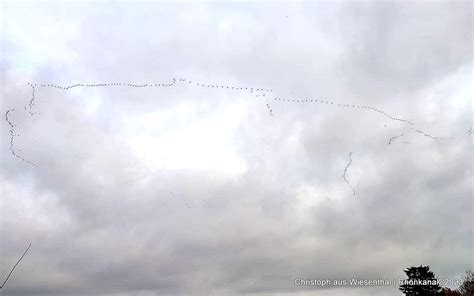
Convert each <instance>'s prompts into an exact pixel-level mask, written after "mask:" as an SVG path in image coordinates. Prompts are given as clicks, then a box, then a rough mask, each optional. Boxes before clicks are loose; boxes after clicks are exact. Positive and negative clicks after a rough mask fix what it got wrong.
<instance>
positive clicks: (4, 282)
mask: <svg viewBox="0 0 474 296" xmlns="http://www.w3.org/2000/svg"><path fill="white" fill-rule="evenodd" d="M30 247H31V243H30V244H29V245H28V248H26V250H25V252H23V255H21V257H20V259H18V261H17V262H16V263H15V265H13V268H12V269H11V270H10V272H9V273H8V275H7V277H6V278H5V280H4V281H3V283H2V285H0V289H3V287H5V285H6V284H7V282H8V279H9V278H10V276H11V275H12V273H13V271H14V270H15V268H16V266H17V265H18V264H19V263H20V261H21V260H22V259H23V257H25V255H26V253H28V250H29V249H30Z"/></svg>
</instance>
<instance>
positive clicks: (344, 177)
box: [342, 152, 356, 196]
mask: <svg viewBox="0 0 474 296" xmlns="http://www.w3.org/2000/svg"><path fill="white" fill-rule="evenodd" d="M347 157H349V163H348V164H347V165H346V167H345V168H344V173H343V174H342V178H343V179H344V181H345V182H346V183H347V184H348V185H349V187H351V189H352V195H354V196H355V195H356V192H355V190H354V187H352V185H351V183H349V181H347V178H346V174H347V169H348V168H349V166H350V165H351V164H352V152H349V155H348V156H347Z"/></svg>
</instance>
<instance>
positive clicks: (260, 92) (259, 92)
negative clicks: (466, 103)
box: [11, 78, 472, 166]
mask: <svg viewBox="0 0 474 296" xmlns="http://www.w3.org/2000/svg"><path fill="white" fill-rule="evenodd" d="M177 83H180V84H183V85H189V86H196V87H201V88H209V89H226V90H233V91H247V92H249V93H251V94H253V95H254V96H255V97H256V98H264V99H266V100H267V101H268V99H272V100H273V101H275V102H291V103H319V104H324V105H331V106H337V107H341V108H353V109H356V108H357V109H360V110H366V111H371V112H376V113H378V114H380V115H383V116H385V117H387V118H389V119H391V120H394V121H397V122H403V123H405V124H408V125H409V126H410V127H411V129H412V130H415V129H414V127H413V126H415V123H413V122H411V121H408V120H406V119H401V118H397V117H394V116H392V115H390V114H389V113H387V112H385V111H384V110H381V109H378V108H376V107H373V106H366V105H355V104H341V103H336V102H332V101H328V100H322V99H289V98H279V97H270V96H269V95H270V94H271V93H273V90H272V89H268V88H257V87H249V86H233V85H224V84H208V83H202V82H196V81H192V80H189V79H185V78H179V79H176V78H172V81H170V82H167V83H164V82H161V83H156V82H155V83H144V84H137V83H125V82H112V83H96V84H86V83H76V84H71V85H66V86H64V85H59V84H38V83H30V82H28V85H29V86H30V87H31V89H32V93H31V99H30V100H29V102H28V104H27V105H26V106H24V110H25V111H27V112H28V113H29V115H30V116H35V115H38V114H41V113H39V112H38V113H37V112H33V107H34V106H35V105H36V95H35V93H36V89H37V88H38V87H39V88H56V89H61V90H70V89H73V88H77V87H88V88H95V87H133V88H152V87H153V88H156V87H164V88H167V87H172V86H175V85H176V84H177ZM267 95H268V96H267ZM266 107H267V109H268V111H269V115H270V116H273V110H272V108H271V107H270V105H269V104H268V103H267V104H266ZM415 131H417V132H418V133H420V134H422V135H424V136H425V137H428V138H430V139H432V140H455V139H456V138H454V137H436V136H432V135H430V134H428V133H426V132H423V131H421V130H418V129H417V130H415ZM11 133H12V132H11ZM12 134H14V133H12ZM468 134H469V135H470V134H472V128H471V130H470V131H469V132H468ZM11 140H12V142H11V147H12V148H11V150H12V154H13V155H15V156H16V157H18V158H20V159H21V160H23V161H25V162H27V163H29V164H31V165H34V166H37V165H36V164H34V163H32V162H30V161H28V160H26V159H25V158H24V157H22V156H21V155H19V154H18V153H16V152H15V149H14V148H13V146H14V144H13V142H14V137H13V136H12V139H11ZM391 142H392V141H389V144H390V143H391ZM19 151H21V150H19Z"/></svg>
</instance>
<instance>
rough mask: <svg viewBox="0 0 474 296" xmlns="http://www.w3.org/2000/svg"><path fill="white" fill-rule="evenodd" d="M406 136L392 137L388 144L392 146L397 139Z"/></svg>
mask: <svg viewBox="0 0 474 296" xmlns="http://www.w3.org/2000/svg"><path fill="white" fill-rule="evenodd" d="M404 135H405V134H401V135H399V136H395V137H391V138H390V139H389V140H388V144H389V145H390V144H392V142H393V141H395V140H396V139H398V138H400V137H403V136H404Z"/></svg>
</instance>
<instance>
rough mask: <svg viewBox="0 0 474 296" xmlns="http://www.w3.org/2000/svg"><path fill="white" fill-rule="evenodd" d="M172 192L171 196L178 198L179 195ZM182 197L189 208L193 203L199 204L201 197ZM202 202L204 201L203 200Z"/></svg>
mask: <svg viewBox="0 0 474 296" xmlns="http://www.w3.org/2000/svg"><path fill="white" fill-rule="evenodd" d="M170 194H171V197H173V198H177V196H176V195H175V194H174V193H173V191H171V192H170ZM181 199H182V200H183V201H184V205H185V206H186V207H187V208H191V207H192V205H193V204H194V205H197V204H198V201H200V200H199V199H194V200H190V199H186V197H184V196H183V197H182V198H181ZM201 202H202V200H201Z"/></svg>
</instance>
